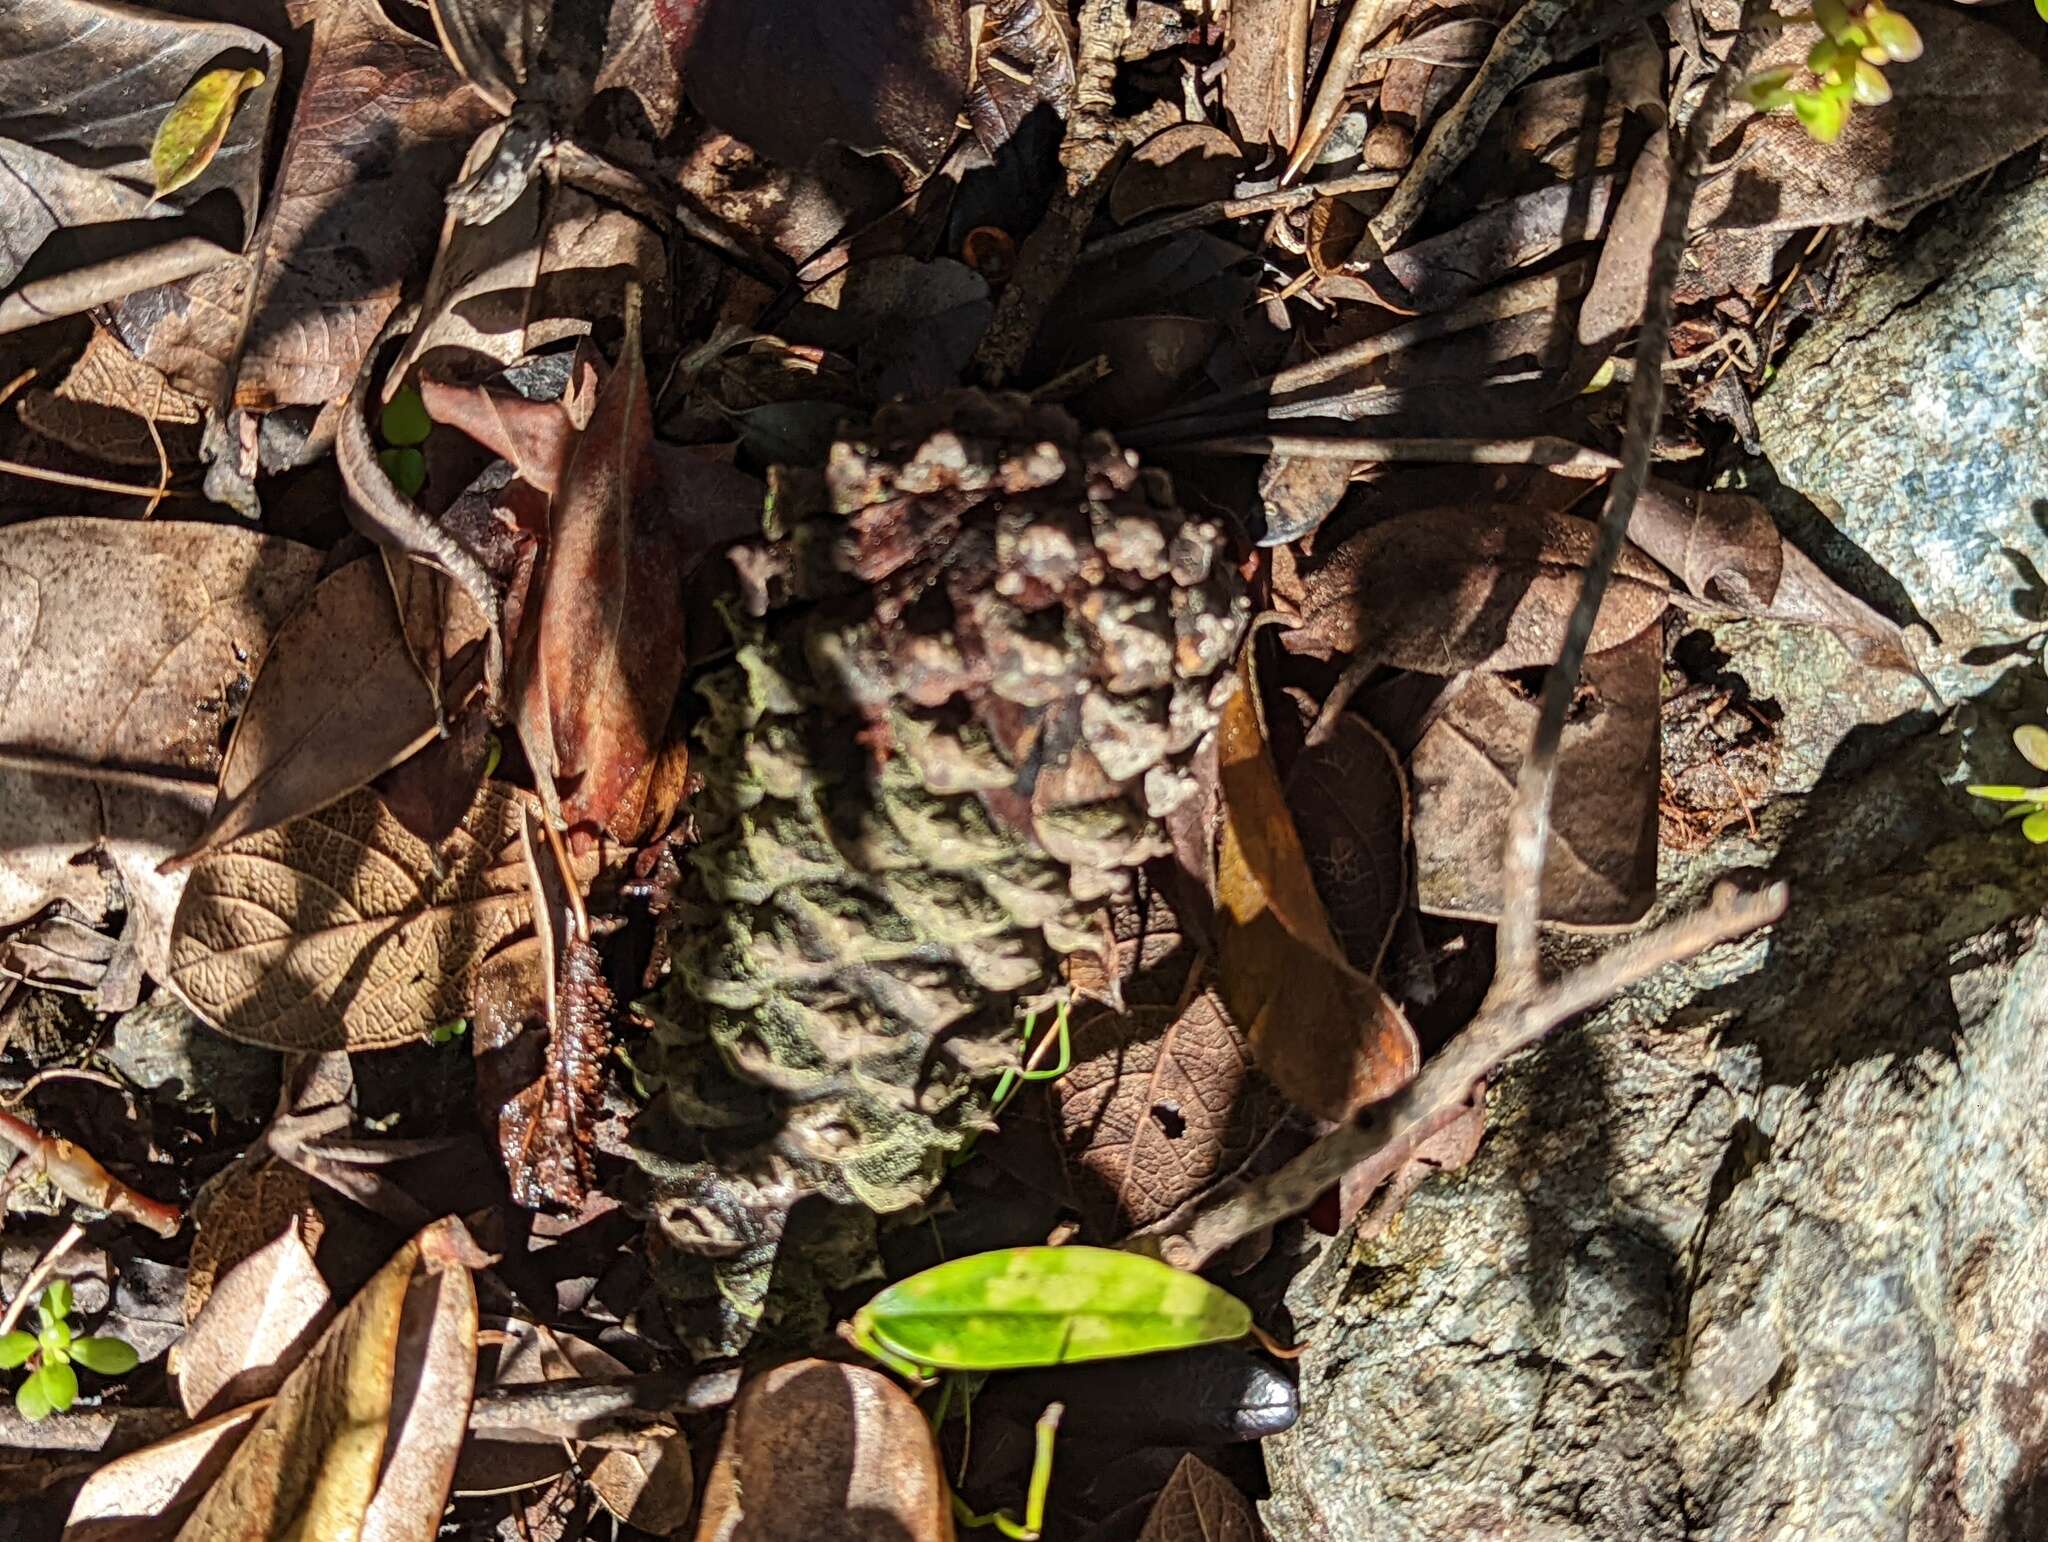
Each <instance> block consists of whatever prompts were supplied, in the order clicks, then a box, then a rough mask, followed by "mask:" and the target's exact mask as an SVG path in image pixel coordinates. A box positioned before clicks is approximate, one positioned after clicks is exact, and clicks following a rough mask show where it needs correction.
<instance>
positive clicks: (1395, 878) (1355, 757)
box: [1287, 712, 1409, 977]
mask: <svg viewBox="0 0 2048 1542" xmlns="http://www.w3.org/2000/svg"><path fill="white" fill-rule="evenodd" d="M1287 803H1288V806H1289V807H1290V808H1291V809H1292V810H1293V812H1294V828H1295V830H1296V831H1297V832H1298V833H1299V835H1300V836H1301V845H1302V850H1303V852H1304V853H1305V855H1306V856H1307V858H1308V870H1309V873H1310V874H1311V876H1313V877H1314V879H1315V883H1316V893H1317V894H1318V895H1320V896H1321V897H1322V901H1323V907H1324V909H1325V910H1327V911H1328V912H1329V918H1330V931H1331V933H1332V934H1333V935H1334V936H1335V937H1336V939H1337V941H1338V942H1339V943H1340V944H1342V946H1343V949H1344V956H1345V957H1346V958H1348V959H1349V960H1350V961H1351V966H1352V967H1353V968H1354V969H1356V970H1358V971H1359V973H1361V974H1365V975H1370V976H1375V977H1377V976H1378V974H1379V972H1380V965H1381V963H1382V962H1383V961H1384V960H1385V958H1386V955H1387V945H1388V944H1389V943H1390V942H1392V941H1393V938H1394V928H1395V926H1396V925H1397V924H1399V922H1400V919H1401V913H1402V912H1403V911H1404V910H1406V909H1407V908H1408V812H1409V810H1408V779H1407V777H1406V775H1405V774H1404V773H1403V772H1402V770H1401V757H1400V756H1399V755H1397V754H1396V753H1395V752H1394V747H1393V746H1392V745H1391V744H1389V743H1387V741H1386V740H1385V739H1384V738H1382V737H1381V736H1380V733H1379V731H1378V730H1377V729H1375V728H1373V727H1372V726H1371V725H1370V724H1369V723H1367V722H1366V721H1365V720H1364V719H1363V718H1361V717H1359V716H1357V715H1356V714H1355V713H1350V712H1347V713H1345V714H1344V715H1343V716H1342V717H1341V718H1339V719H1338V720H1337V725H1336V730H1335V732H1333V733H1332V734H1331V735H1330V737H1329V738H1328V739H1326V740H1324V741H1323V742H1322V743H1321V744H1316V745H1311V746H1309V747H1308V748H1306V749H1304V750H1303V751H1302V752H1301V754H1300V755H1298V756H1296V757H1295V761H1294V764H1293V765H1292V766H1290V767H1289V768H1288V771H1287Z"/></svg>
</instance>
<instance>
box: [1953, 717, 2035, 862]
mask: <svg viewBox="0 0 2048 1542" xmlns="http://www.w3.org/2000/svg"><path fill="white" fill-rule="evenodd" d="M2012 742H2013V745H2014V747H2015V748H2017V749H2018V750H2019V752H2020V754H2022V755H2024V756H2025V757H2026V761H2027V764H2028V765H2030V766H2032V767H2034V768H2035V769H2036V770H2039V771H2048V728H2043V727H2041V726H2040V725H2039V724H2038V723H2028V724H2025V725H2024V726H2022V727H2019V728H2015V729H2014V730H2013V734H2012ZM1968 790H1969V791H1970V792H1971V793H1973V794H1974V795H1975V796H1977V797H1979V798H1988V799H1990V800H1991V801H1992V802H1993V803H2010V804H2013V805H2015V806H2014V807H2012V808H2009V809H2007V810H2006V813H2005V817H2006V818H2007V819H2017V820H2019V821H2020V833H2021V834H2022V835H2024V836H2026V838H2027V839H2028V840H2030V841H2032V842H2033V843H2034V844H2035V845H2036V846H2040V845H2044V844H2048V787H2011V786H2003V785H1995V786H1993V785H1985V784H1983V783H1974V784H1972V785H1971V786H1970V788H1969V789H1968Z"/></svg>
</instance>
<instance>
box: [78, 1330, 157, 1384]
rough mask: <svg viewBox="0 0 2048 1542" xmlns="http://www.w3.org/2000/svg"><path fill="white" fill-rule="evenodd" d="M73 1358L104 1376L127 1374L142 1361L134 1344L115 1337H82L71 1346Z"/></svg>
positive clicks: (89, 1369)
mask: <svg viewBox="0 0 2048 1542" xmlns="http://www.w3.org/2000/svg"><path fill="white" fill-rule="evenodd" d="M71 1358H72V1359H74V1360H76V1361H77V1362H78V1363H79V1364H80V1365H82V1366H84V1367H85V1368H86V1369H87V1370H88V1371H97V1372H99V1373H100V1375H102V1376H126V1375H127V1374H128V1373H129V1372H130V1371H132V1370H134V1369H135V1367H136V1366H138V1365H140V1364H141V1363H142V1356H140V1355H138V1354H137V1353H136V1352H135V1346H134V1345H133V1344H131V1343H129V1342H128V1341H127V1340H126V1339H114V1338H90V1339H80V1340H78V1341H77V1342H76V1343H74V1344H73V1345H72V1346H71Z"/></svg>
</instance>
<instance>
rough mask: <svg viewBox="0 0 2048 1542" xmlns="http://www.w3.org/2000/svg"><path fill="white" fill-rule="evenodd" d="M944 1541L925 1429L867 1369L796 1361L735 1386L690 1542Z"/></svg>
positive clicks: (945, 1518)
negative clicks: (694, 1539) (737, 1392)
mask: <svg viewBox="0 0 2048 1542" xmlns="http://www.w3.org/2000/svg"><path fill="white" fill-rule="evenodd" d="M822 1537H832V1538H835V1539H843V1542H952V1538H953V1515H952V1509H951V1501H950V1499H949V1492H948V1490H947V1487H946V1479H945V1474H944V1472H943V1471H942V1469H941V1467H940V1464H939V1450H938V1446H937V1444H936V1443H935V1442H934V1441H933V1439H932V1431H931V1426H930V1425H929V1424H927V1423H926V1422H925V1418H924V1415H923V1414H922V1413H920V1412H919V1411H918V1408H917V1405H916V1404H915V1403H913V1402H911V1400H910V1398H909V1397H908V1396H907V1395H906V1394H905V1393H904V1391H903V1389H902V1388H901V1387H898V1386H897V1385H896V1383H895V1382H893V1381H891V1380H890V1379H889V1378H888V1377H886V1376H884V1375H882V1374H881V1372H879V1371H871V1370H868V1369H867V1368H866V1367H864V1366H858V1365H841V1364H838V1363H836V1362H834V1361H830V1360H797V1361H793V1362H792V1363H790V1364H788V1365H780V1366H777V1367H775V1369H773V1370H770V1371H763V1372H761V1373H760V1374H759V1375H757V1376H755V1377H754V1378H753V1379H752V1380H751V1381H749V1382H748V1383H747V1384H746V1385H745V1386H744V1387H742V1388H741V1389H740V1395H739V1397H738V1399H737V1400H736V1401H735V1402H734V1403H733V1408H732V1413H731V1415H730V1417H728V1419H727V1420H726V1425H725V1438H724V1439H723V1440H722V1441H721V1442H720V1443H719V1447H718V1460H717V1462H716V1464H714V1465H713V1467H712V1469H711V1477H710V1479H709V1480H708V1482H707V1484H706V1486H705V1490H704V1509H703V1513H702V1515H701V1516H700V1517H699V1518H698V1522H697V1542H818V1539H819V1538H822Z"/></svg>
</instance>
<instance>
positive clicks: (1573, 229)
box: [1347, 176, 1641, 313]
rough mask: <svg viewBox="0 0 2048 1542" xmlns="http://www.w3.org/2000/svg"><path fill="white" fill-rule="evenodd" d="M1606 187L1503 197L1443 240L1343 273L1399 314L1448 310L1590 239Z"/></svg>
mask: <svg viewBox="0 0 2048 1542" xmlns="http://www.w3.org/2000/svg"><path fill="white" fill-rule="evenodd" d="M1613 187H1614V182H1613V179H1612V178H1611V177H1606V176H1593V177H1584V178H1581V179H1580V180H1578V181H1576V182H1565V183H1560V184H1558V185H1556V186H1554V187H1546V188H1542V189H1539V190H1538V191H1536V192H1533V193H1525V194H1523V195H1522V196H1521V197H1519V198H1509V199H1505V200H1503V201H1502V202H1500V203H1496V204H1493V205H1491V206H1490V207H1488V208H1485V209H1482V210H1480V211H1479V212H1478V213H1477V214H1475V215H1473V216H1472V217H1471V218H1470V219H1468V220H1466V221H1465V223H1463V224H1462V225H1458V226H1455V227H1454V228H1452V229H1450V230H1447V231H1445V232H1444V233H1443V234H1442V235H1438V236H1431V237H1430V238H1429V239H1428V240H1426V241H1418V242H1416V243H1415V244H1414V245H1412V246H1405V247H1403V248H1401V249H1400V250H1399V251H1396V252H1391V253H1389V254H1388V255H1387V256H1385V257H1384V258H1382V259H1380V260H1379V261H1377V262H1372V263H1368V264H1367V265H1365V266H1364V267H1362V268H1357V269H1349V270H1347V271H1352V272H1356V273H1357V274H1359V275H1360V276H1361V277H1362V278H1363V279H1364V280H1365V282H1366V284H1367V285H1369V286H1370V288H1371V290H1372V292H1373V293H1375V294H1379V295H1383V296H1385V297H1386V298H1387V299H1388V300H1390V301H1392V302H1393V303H1395V304H1397V305H1399V306H1401V307H1402V308H1403V309H1404V310H1413V311H1420V312H1424V313H1428V312H1434V311H1442V310H1448V309H1449V308H1450V307H1451V306H1453V305H1455V304H1457V303H1458V302H1459V301H1460V300H1463V299H1465V298H1467V297H1468V296H1470V295H1474V294H1477V293H1478V292H1479V291H1480V290H1482V289H1484V288H1486V287H1488V286H1489V285H1492V284H1496V283H1498V282H1500V280H1502V279H1503V278H1506V277H1508V276H1509V275H1511V274H1513V273H1515V272H1516V271H1517V270H1519V269H1522V268H1527V267H1531V266H1533V265H1534V264H1536V263H1538V262H1541V261H1542V260H1543V259H1545V258H1547V257H1551V256H1554V255H1555V254H1556V253H1558V252H1559V251H1561V250H1563V249H1564V248H1565V247H1567V246H1570V245H1572V244H1574V243H1576V242H1579V241H1590V240H1593V239H1594V238H1596V237H1597V236H1598V235H1599V234H1600V232H1601V231H1602V229H1604V228H1605V226H1606V224H1607V213H1608V203H1609V201H1610V197H1611V194H1612V192H1613ZM1637 276H1638V278H1640V277H1641V274H1640V273H1639V274H1638V275H1637Z"/></svg>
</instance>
